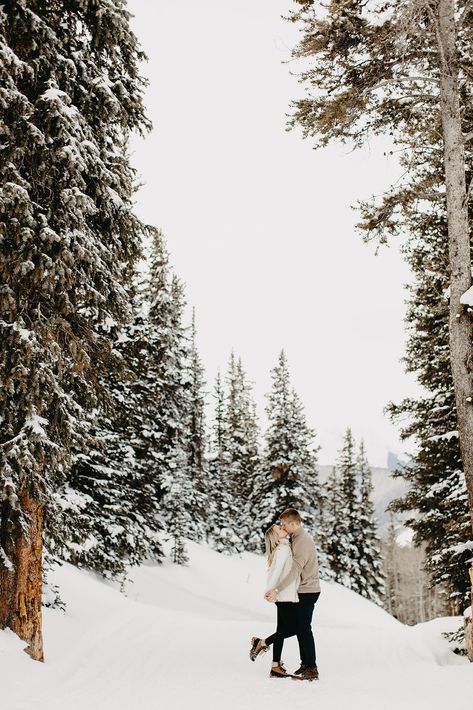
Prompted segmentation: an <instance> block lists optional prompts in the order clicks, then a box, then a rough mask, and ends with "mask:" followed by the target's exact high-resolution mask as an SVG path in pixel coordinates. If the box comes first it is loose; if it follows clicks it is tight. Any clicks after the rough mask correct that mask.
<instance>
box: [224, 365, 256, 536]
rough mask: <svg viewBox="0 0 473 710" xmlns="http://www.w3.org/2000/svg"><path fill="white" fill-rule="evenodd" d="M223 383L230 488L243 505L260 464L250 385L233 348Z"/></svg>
mask: <svg viewBox="0 0 473 710" xmlns="http://www.w3.org/2000/svg"><path fill="white" fill-rule="evenodd" d="M226 384H227V391H226V409H225V432H226V436H225V443H226V456H227V458H228V465H229V469H228V475H229V490H230V492H231V493H232V495H233V498H234V500H235V503H236V504H237V506H239V507H241V508H243V506H245V505H246V503H247V501H248V500H249V499H250V497H251V494H252V490H253V480H254V476H255V471H256V470H257V468H258V466H259V447H258V421H257V417H256V408H255V406H254V402H253V398H252V390H251V385H250V383H249V382H248V381H247V378H246V373H245V371H244V369H243V365H242V362H241V358H238V359H237V358H236V357H235V355H234V353H233V352H232V353H231V355H230V360H229V365H228V372H227V377H226ZM242 534H243V535H245V533H244V532H242Z"/></svg>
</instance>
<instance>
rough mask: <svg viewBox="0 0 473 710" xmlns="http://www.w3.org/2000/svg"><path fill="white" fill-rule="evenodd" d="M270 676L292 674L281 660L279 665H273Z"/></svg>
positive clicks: (287, 675)
mask: <svg viewBox="0 0 473 710" xmlns="http://www.w3.org/2000/svg"><path fill="white" fill-rule="evenodd" d="M269 677H270V678H290V677H291V675H290V674H289V673H288V672H287V670H286V669H285V667H284V663H282V662H281V661H280V662H279V663H278V665H277V666H272V667H271V671H270V674H269Z"/></svg>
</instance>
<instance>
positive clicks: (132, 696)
mask: <svg viewBox="0 0 473 710" xmlns="http://www.w3.org/2000/svg"><path fill="white" fill-rule="evenodd" d="M188 547H189V553H190V562H191V563H190V566H188V567H178V566H176V565H172V564H171V563H170V562H169V561H166V562H165V563H164V564H163V565H156V564H154V563H150V564H145V565H142V566H140V567H139V568H135V569H132V570H131V571H130V577H131V579H130V581H129V582H127V583H126V584H125V594H123V593H120V591H119V584H118V583H117V582H108V581H104V580H103V579H101V578H100V577H99V576H98V575H96V574H94V573H92V572H88V571H84V570H79V569H77V568H75V567H73V566H72V565H69V564H67V563H65V564H64V565H63V566H62V567H56V568H54V569H53V571H52V572H50V573H49V583H50V584H51V585H53V584H58V585H59V587H60V590H61V596H62V598H63V599H64V601H65V602H66V604H67V608H66V612H65V613H63V612H62V611H61V610H59V609H51V608H46V607H45V608H43V615H44V616H43V631H44V638H45V663H44V664H42V663H37V662H34V661H32V660H31V659H30V658H29V657H28V656H27V655H26V654H25V653H23V652H22V651H21V649H22V648H23V647H24V643H23V642H21V641H20V640H19V639H18V638H17V637H16V636H15V635H14V634H13V633H12V632H11V631H10V630H9V629H7V630H5V631H0V668H1V670H2V672H1V679H2V680H1V682H2V707H4V708H5V709H8V710H33V709H34V710H63V709H64V708H67V709H68V710H158V709H161V708H166V707H170V708H171V707H172V708H173V710H184V709H186V710H187V709H188V708H190V707H192V708H194V709H196V710H201V709H202V710H204V709H205V710H217V709H219V710H220V709H222V710H249V709H250V708H251V710H254V708H255V707H264V708H270V707H274V708H279V707H282V706H285V705H287V704H289V705H290V706H293V707H295V708H297V710H306V709H307V710H309V708H310V710H313V709H314V708H320V709H322V708H323V710H340V708H341V707H344V706H346V704H347V702H348V703H349V706H350V708H351V710H379V708H383V710H400V709H401V708H405V709H406V710H444V709H445V707H447V706H448V707H455V710H467V708H468V710H470V709H471V693H472V690H473V674H472V667H471V666H470V664H469V663H468V661H467V660H466V659H465V658H462V657H459V656H456V655H454V654H453V653H452V652H451V651H450V650H449V647H448V643H447V641H446V640H445V639H444V638H442V635H441V634H442V632H444V631H447V630H456V629H457V628H458V626H459V623H460V617H456V618H442V619H435V620H434V621H431V622H428V623H425V624H419V625H417V626H415V627H406V626H403V625H402V624H400V623H399V622H398V621H396V620H395V619H394V618H392V617H391V616H389V615H388V614H387V613H386V612H385V611H383V610H382V609H381V608H379V607H377V606H375V605H374V604H372V603H371V602H368V601H367V600H365V599H363V598H361V597H359V596H358V595H356V594H355V593H353V592H351V591H349V590H347V589H344V588H343V587H341V586H340V585H338V584H335V583H333V584H328V583H322V594H321V597H320V599H319V601H318V603H317V605H316V607H315V614H314V623H313V626H314V630H315V635H316V644H317V653H318V665H319V669H320V674H321V679H320V681H318V682H316V683H305V682H304V683H302V682H297V683H296V682H293V681H291V680H285V681H272V680H270V679H269V678H268V673H269V667H270V657H269V654H266V655H265V656H263V657H262V658H260V659H257V661H256V662H255V663H251V662H250V660H249V658H248V649H249V638H250V636H251V635H253V634H255V635H263V636H266V635H268V634H269V633H270V632H271V631H272V630H273V628H274V620H275V608H274V606H273V605H270V604H268V603H267V602H265V601H264V600H263V598H262V595H263V588H264V579H265V573H266V569H265V563H264V560H263V558H262V557H259V556H257V555H253V554H249V553H245V554H243V555H241V556H237V555H235V556H232V557H228V556H223V555H219V554H218V553H216V552H214V551H212V550H210V549H209V548H207V547H206V546H203V545H202V546H199V545H196V544H193V543H190V542H189V543H188ZM283 658H284V660H285V662H286V664H287V666H288V667H289V668H290V669H295V667H296V666H297V664H298V660H299V658H298V652H297V642H296V640H295V639H289V640H288V641H286V646H285V650H284V655H283ZM26 678H27V679H28V681H27V682H25V679H26Z"/></svg>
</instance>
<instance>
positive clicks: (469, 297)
mask: <svg viewBox="0 0 473 710" xmlns="http://www.w3.org/2000/svg"><path fill="white" fill-rule="evenodd" d="M460 303H464V304H465V305H466V306H473V286H470V288H469V289H468V291H465V293H463V294H462V295H461V296H460Z"/></svg>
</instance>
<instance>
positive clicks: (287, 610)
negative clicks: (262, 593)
mask: <svg viewBox="0 0 473 710" xmlns="http://www.w3.org/2000/svg"><path fill="white" fill-rule="evenodd" d="M319 596H320V592H302V593H299V594H298V597H299V601H298V602H297V603H294V602H276V606H277V608H278V625H277V628H276V633H275V634H272V635H271V636H268V638H267V639H266V643H267V644H268V646H270V645H271V644H273V661H280V660H281V652H282V647H283V643H284V639H285V638H286V639H287V638H289V637H290V636H296V635H297V641H298V643H299V652H300V655H301V663H303V664H304V665H306V666H315V665H316V656H315V642H314V635H313V633H312V614H313V613H314V605H315V602H316V601H317V599H318V598H319Z"/></svg>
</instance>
